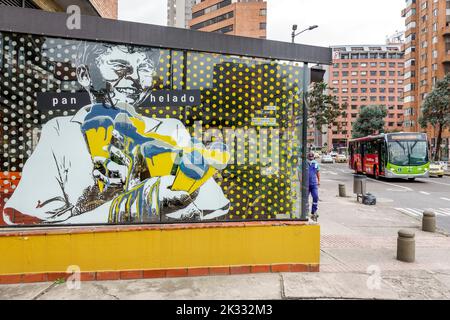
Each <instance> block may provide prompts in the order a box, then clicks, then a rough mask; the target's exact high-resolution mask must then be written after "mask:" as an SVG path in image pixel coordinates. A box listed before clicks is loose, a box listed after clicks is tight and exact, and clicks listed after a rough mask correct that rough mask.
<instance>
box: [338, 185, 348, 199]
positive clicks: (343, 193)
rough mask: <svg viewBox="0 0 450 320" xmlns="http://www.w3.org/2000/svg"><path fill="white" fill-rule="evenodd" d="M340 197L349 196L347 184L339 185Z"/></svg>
mask: <svg viewBox="0 0 450 320" xmlns="http://www.w3.org/2000/svg"><path fill="white" fill-rule="evenodd" d="M339 197H341V198H345V197H347V193H346V191H345V184H340V185H339Z"/></svg>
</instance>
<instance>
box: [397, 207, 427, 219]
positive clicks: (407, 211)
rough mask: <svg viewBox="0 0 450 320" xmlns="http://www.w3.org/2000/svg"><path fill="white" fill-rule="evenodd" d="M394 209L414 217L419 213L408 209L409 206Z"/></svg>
mask: <svg viewBox="0 0 450 320" xmlns="http://www.w3.org/2000/svg"><path fill="white" fill-rule="evenodd" d="M395 210H397V211H400V212H403V213H406V214H407V215H410V216H411V215H412V216H414V217H416V216H419V215H421V214H420V213H418V212H416V211H415V210H413V209H409V208H395Z"/></svg>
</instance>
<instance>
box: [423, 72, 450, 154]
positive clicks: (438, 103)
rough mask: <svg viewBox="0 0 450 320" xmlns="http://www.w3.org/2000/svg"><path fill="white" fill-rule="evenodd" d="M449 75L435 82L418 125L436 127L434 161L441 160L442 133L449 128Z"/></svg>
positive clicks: (424, 104)
mask: <svg viewBox="0 0 450 320" xmlns="http://www.w3.org/2000/svg"><path fill="white" fill-rule="evenodd" d="M449 85H450V74H447V75H446V76H445V77H444V79H442V80H440V81H437V83H436V85H435V87H434V89H433V91H431V92H430V93H429V94H428V95H427V96H426V98H425V100H424V102H423V104H422V115H421V117H420V118H419V123H420V125H421V127H422V128H427V127H428V126H429V125H431V126H433V127H437V129H438V136H437V139H436V140H437V141H436V152H435V154H434V157H435V158H434V160H435V161H439V160H440V158H441V143H442V133H443V132H444V130H445V129H448V128H449V127H450V90H449Z"/></svg>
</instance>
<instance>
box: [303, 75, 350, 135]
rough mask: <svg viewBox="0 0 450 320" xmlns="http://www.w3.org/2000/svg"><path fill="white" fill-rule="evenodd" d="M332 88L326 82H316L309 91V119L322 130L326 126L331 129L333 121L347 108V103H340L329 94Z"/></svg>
mask: <svg viewBox="0 0 450 320" xmlns="http://www.w3.org/2000/svg"><path fill="white" fill-rule="evenodd" d="M331 90H332V89H331V88H329V87H328V85H327V84H326V83H325V82H315V83H313V85H312V88H311V89H310V91H309V92H308V103H309V119H310V120H311V121H312V122H314V125H315V127H316V128H317V130H319V131H320V132H322V130H323V127H324V126H327V127H328V128H329V129H331V127H332V125H333V122H336V120H337V119H338V118H339V116H342V110H346V109H347V108H346V106H347V105H346V104H344V105H340V104H339V103H338V102H337V101H336V97H335V96H334V95H332V94H329V92H330V91H331Z"/></svg>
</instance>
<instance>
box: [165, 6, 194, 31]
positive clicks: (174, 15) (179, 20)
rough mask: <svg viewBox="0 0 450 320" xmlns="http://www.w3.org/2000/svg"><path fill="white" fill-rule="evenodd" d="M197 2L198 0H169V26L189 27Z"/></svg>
mask: <svg viewBox="0 0 450 320" xmlns="http://www.w3.org/2000/svg"><path fill="white" fill-rule="evenodd" d="M195 2H196V0H167V25H168V26H169V27H177V28H188V22H189V21H190V20H191V19H192V7H193V6H194V5H195Z"/></svg>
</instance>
